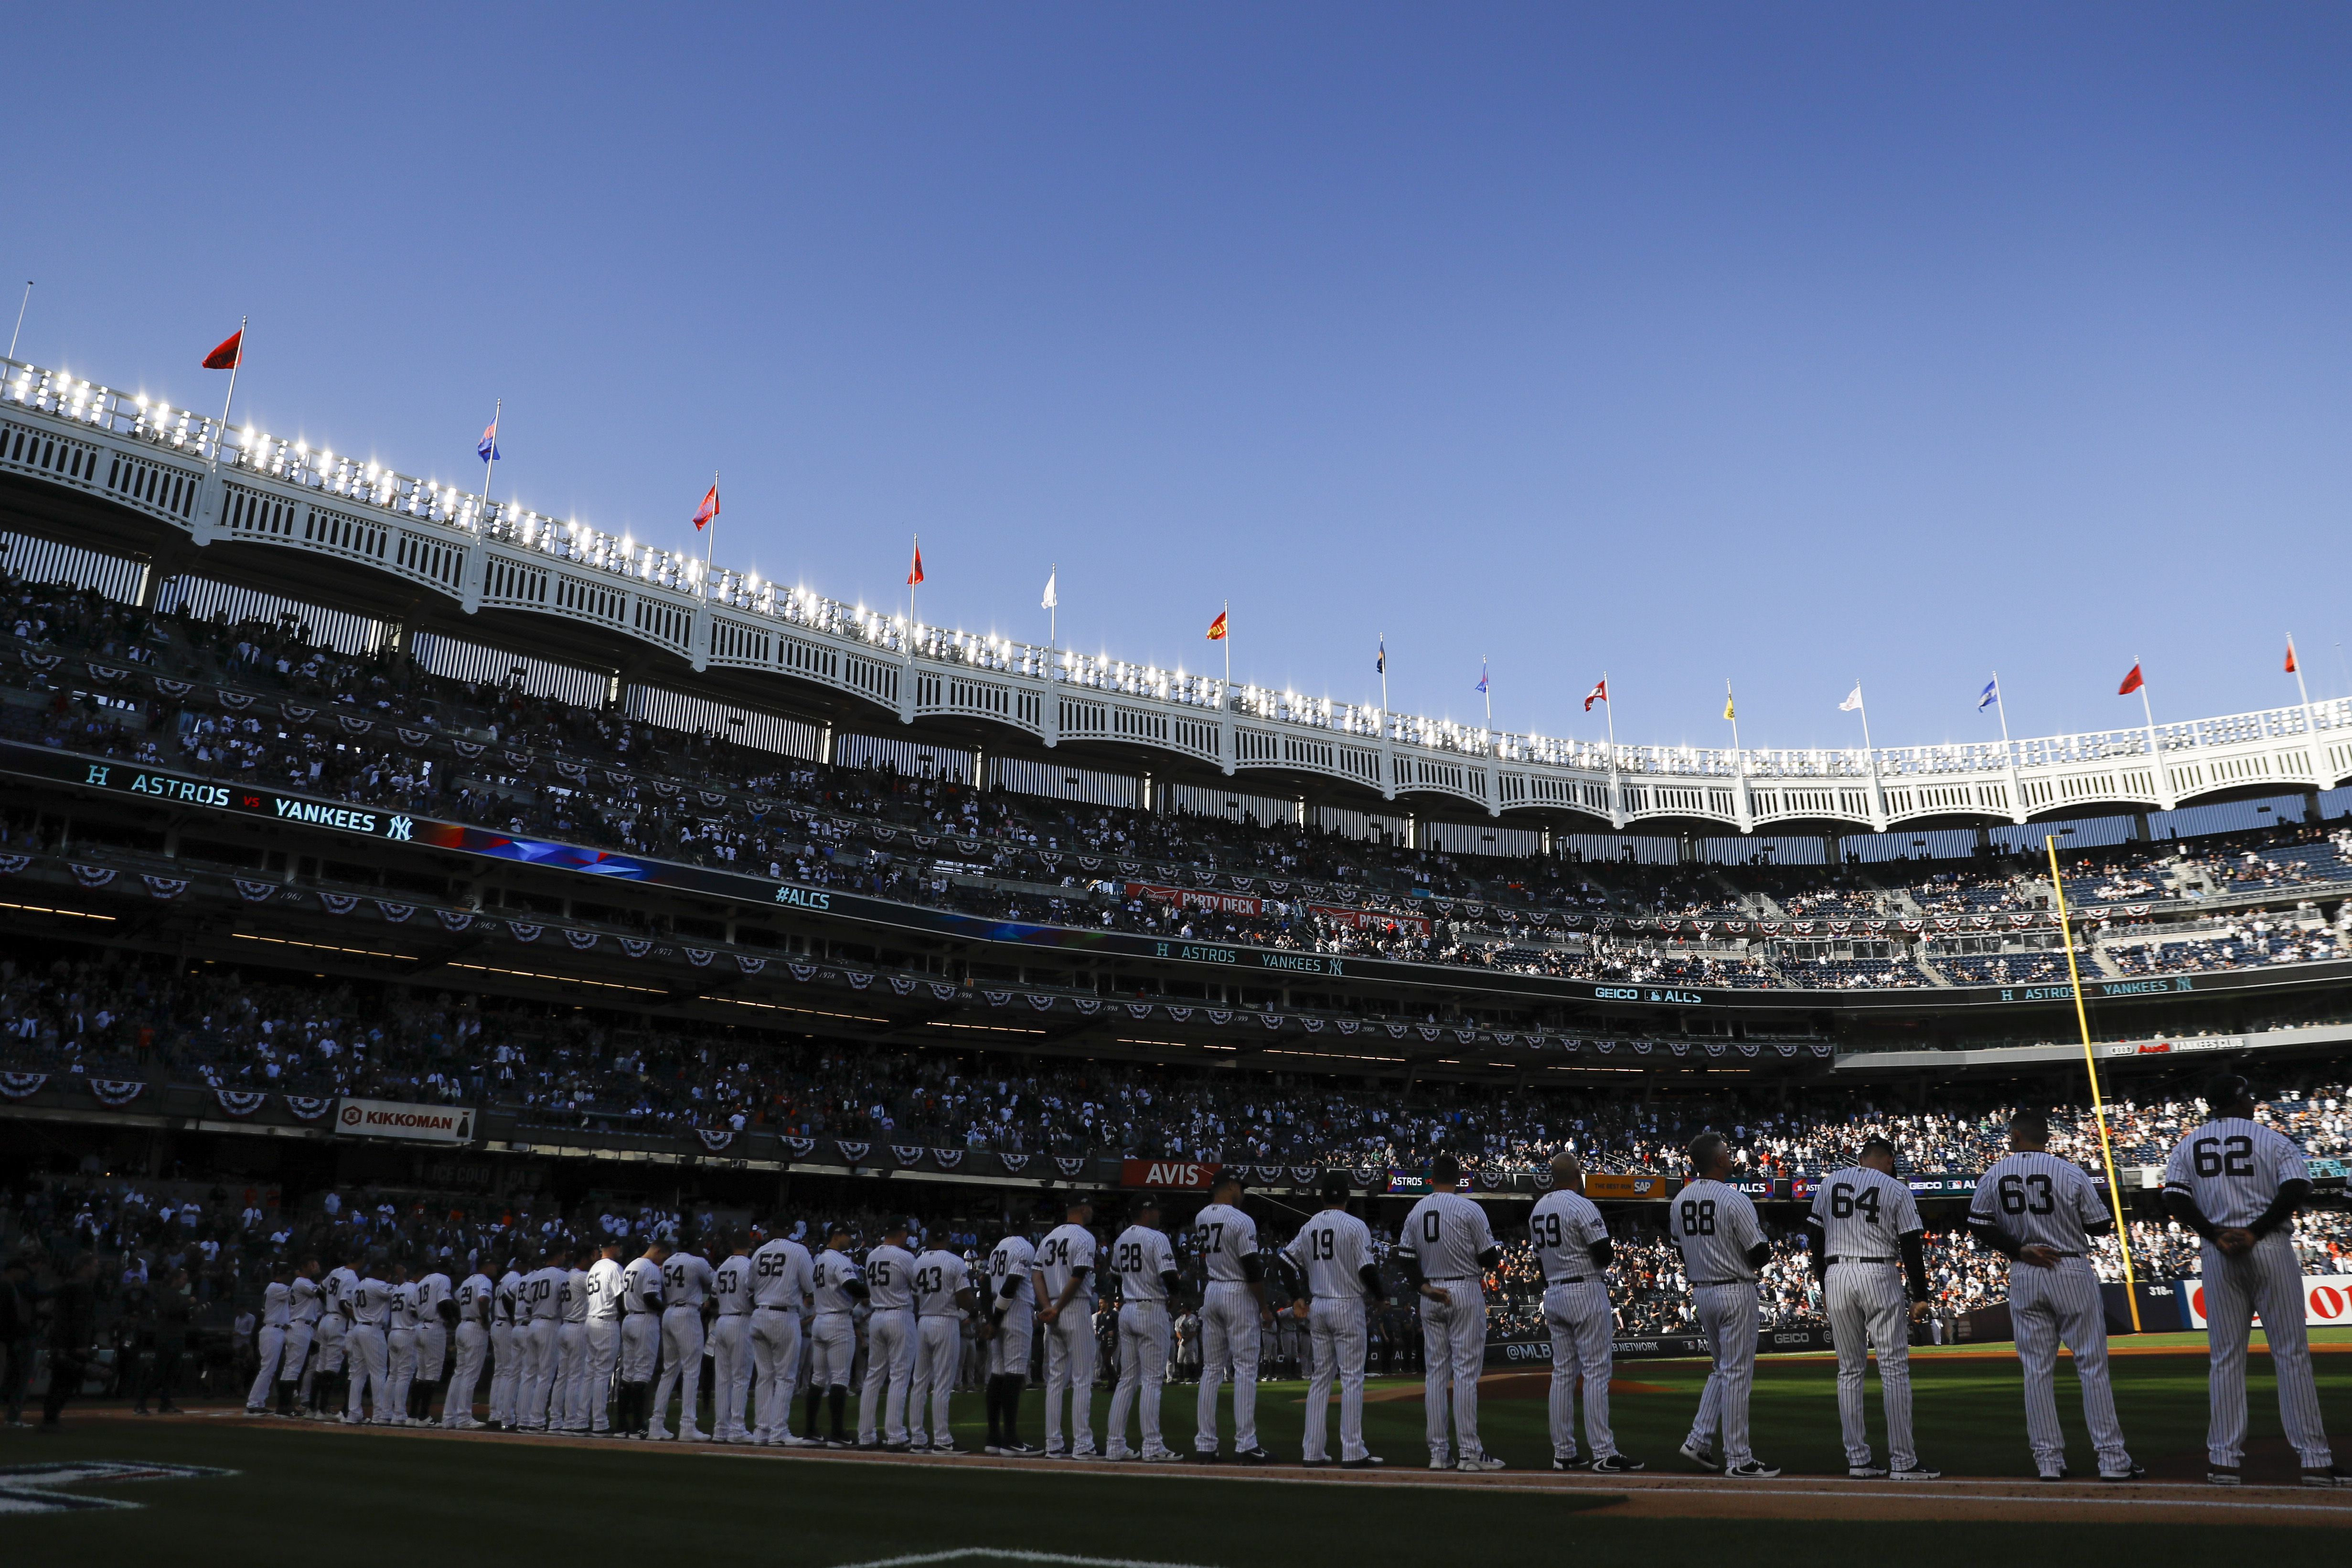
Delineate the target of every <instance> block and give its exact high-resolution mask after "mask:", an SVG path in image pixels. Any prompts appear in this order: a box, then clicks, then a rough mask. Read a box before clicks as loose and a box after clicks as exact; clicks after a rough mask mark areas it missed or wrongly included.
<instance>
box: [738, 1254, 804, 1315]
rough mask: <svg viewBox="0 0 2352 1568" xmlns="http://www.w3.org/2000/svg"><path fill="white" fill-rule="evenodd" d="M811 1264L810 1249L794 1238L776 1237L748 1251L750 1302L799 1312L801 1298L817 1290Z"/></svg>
mask: <svg viewBox="0 0 2352 1568" xmlns="http://www.w3.org/2000/svg"><path fill="white" fill-rule="evenodd" d="M814 1263H815V1260H814V1259H812V1258H811V1257H810V1256H809V1249H807V1248H805V1247H803V1246H802V1245H801V1244H800V1243H799V1242H797V1241H792V1240H787V1239H785V1238H783V1237H781V1236H779V1237H777V1238H775V1239H773V1240H772V1241H763V1242H761V1244H760V1249H759V1250H758V1251H757V1252H754V1253H752V1254H751V1304H752V1305H753V1306H755V1307H770V1308H773V1309H775V1310H777V1311H779V1312H798V1311H800V1309H801V1304H802V1301H803V1299H804V1298H806V1297H807V1296H809V1295H810V1294H812V1293H813V1292H814V1291H815V1290H816V1281H814V1280H813V1279H811V1278H810V1274H811V1272H812V1270H814Z"/></svg>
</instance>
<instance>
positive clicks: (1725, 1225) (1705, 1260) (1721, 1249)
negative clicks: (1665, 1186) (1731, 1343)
mask: <svg viewBox="0 0 2352 1568" xmlns="http://www.w3.org/2000/svg"><path fill="white" fill-rule="evenodd" d="M1666 1234H1667V1235H1668V1236H1670V1237H1672V1238H1673V1239H1674V1241H1675V1246H1677V1247H1679V1248H1681V1249H1682V1253H1683V1272H1684V1273H1685V1275H1687V1276H1688V1277H1689V1280H1690V1282H1691V1283H1692V1284H1694V1285H1713V1284H1727V1283H1731V1282H1735V1281H1752V1280H1754V1279H1755V1278H1756V1269H1755V1266H1754V1265H1752V1264H1751V1263H1749V1262H1748V1253H1749V1252H1751V1251H1753V1250H1754V1249H1755V1248H1756V1246H1757V1244H1758V1243H1759V1242H1760V1241H1762V1240H1763V1239H1764V1227H1763V1224H1762V1222H1761V1221H1759V1219H1758V1218H1757V1217H1756V1206H1755V1204H1753V1203H1751V1202H1749V1201H1748V1195H1747V1194H1746V1193H1744V1192H1741V1191H1740V1190H1739V1189H1738V1187H1736V1186H1728V1185H1727V1184H1725V1183H1723V1182H1719V1181H1711V1180H1708V1179H1707V1178H1706V1177H1704V1176H1702V1177H1701V1178H1700V1179H1698V1180H1697V1181H1695V1182H1693V1183H1691V1184H1690V1185H1689V1186H1685V1187H1684V1188H1683V1189H1682V1191H1681V1192H1679V1193H1676V1194H1675V1197H1673V1199H1672V1200H1670V1201H1669V1202H1668V1203H1667V1205H1666Z"/></svg>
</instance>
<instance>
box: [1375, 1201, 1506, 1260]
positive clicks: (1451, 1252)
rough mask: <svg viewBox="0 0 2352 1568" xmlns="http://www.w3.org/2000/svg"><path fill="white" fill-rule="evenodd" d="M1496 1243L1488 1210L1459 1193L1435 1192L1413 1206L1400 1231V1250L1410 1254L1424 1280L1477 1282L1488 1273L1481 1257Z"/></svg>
mask: <svg viewBox="0 0 2352 1568" xmlns="http://www.w3.org/2000/svg"><path fill="white" fill-rule="evenodd" d="M1494 1244H1495V1232H1494V1229H1493V1228H1492V1227H1490V1226H1489V1225H1488V1224H1487V1223H1486V1210H1485V1209H1483V1208H1481V1207H1478V1205H1476V1204H1475V1203H1473V1202H1472V1201H1471V1200H1470V1199H1468V1198H1466V1197H1463V1196H1462V1195H1461V1194H1460V1193H1458V1192H1433V1193H1431V1194H1430V1195H1429V1196H1428V1197H1424V1198H1423V1199H1422V1200H1421V1201H1420V1202H1419V1203H1416V1204H1414V1205H1413V1206H1412V1212H1411V1213H1409V1214H1407V1215H1406V1216H1405V1217H1404V1225H1403V1228H1401V1229H1400V1230H1399V1231H1398V1232H1397V1250H1399V1251H1401V1252H1410V1253H1412V1256H1413V1258H1414V1259H1415V1260H1416V1261H1418V1262H1419V1263H1420V1264H1421V1275H1422V1278H1423V1279H1424V1280H1475V1279H1479V1278H1481V1277H1482V1276H1483V1275H1484V1274H1485V1273H1486V1270H1483V1269H1481V1268H1480V1267H1479V1266H1478V1254H1479V1253H1481V1252H1484V1251H1486V1249H1488V1248H1489V1247H1492V1246H1493V1245H1494Z"/></svg>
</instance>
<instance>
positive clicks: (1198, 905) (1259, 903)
mask: <svg viewBox="0 0 2352 1568" xmlns="http://www.w3.org/2000/svg"><path fill="white" fill-rule="evenodd" d="M1127 896H1128V897H1129V898H1148V899H1150V900H1151V901H1152V902H1153V903H1154V904H1174V905H1175V906H1176V907H1178V908H1180V909H1205V910H1207V911H1209V912H1210V913H1211V914H1213V915H1262V914H1264V913H1265V900H1263V899H1257V898H1250V897H1247V896H1245V895H1244V894H1238V893H1218V892H1215V891H1213V890H1212V889H1209V888H1202V887H1162V886H1160V884H1159V883H1150V882H1130V883H1128V884H1127Z"/></svg>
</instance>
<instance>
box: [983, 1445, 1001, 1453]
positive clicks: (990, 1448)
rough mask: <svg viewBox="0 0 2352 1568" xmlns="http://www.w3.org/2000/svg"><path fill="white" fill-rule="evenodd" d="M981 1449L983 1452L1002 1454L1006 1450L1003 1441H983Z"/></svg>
mask: <svg viewBox="0 0 2352 1568" xmlns="http://www.w3.org/2000/svg"><path fill="white" fill-rule="evenodd" d="M980 1451H981V1452H982V1453H983V1454H1002V1453H1003V1452H1004V1447H1003V1444H1001V1443H983V1444H982V1445H981V1449H980Z"/></svg>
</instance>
